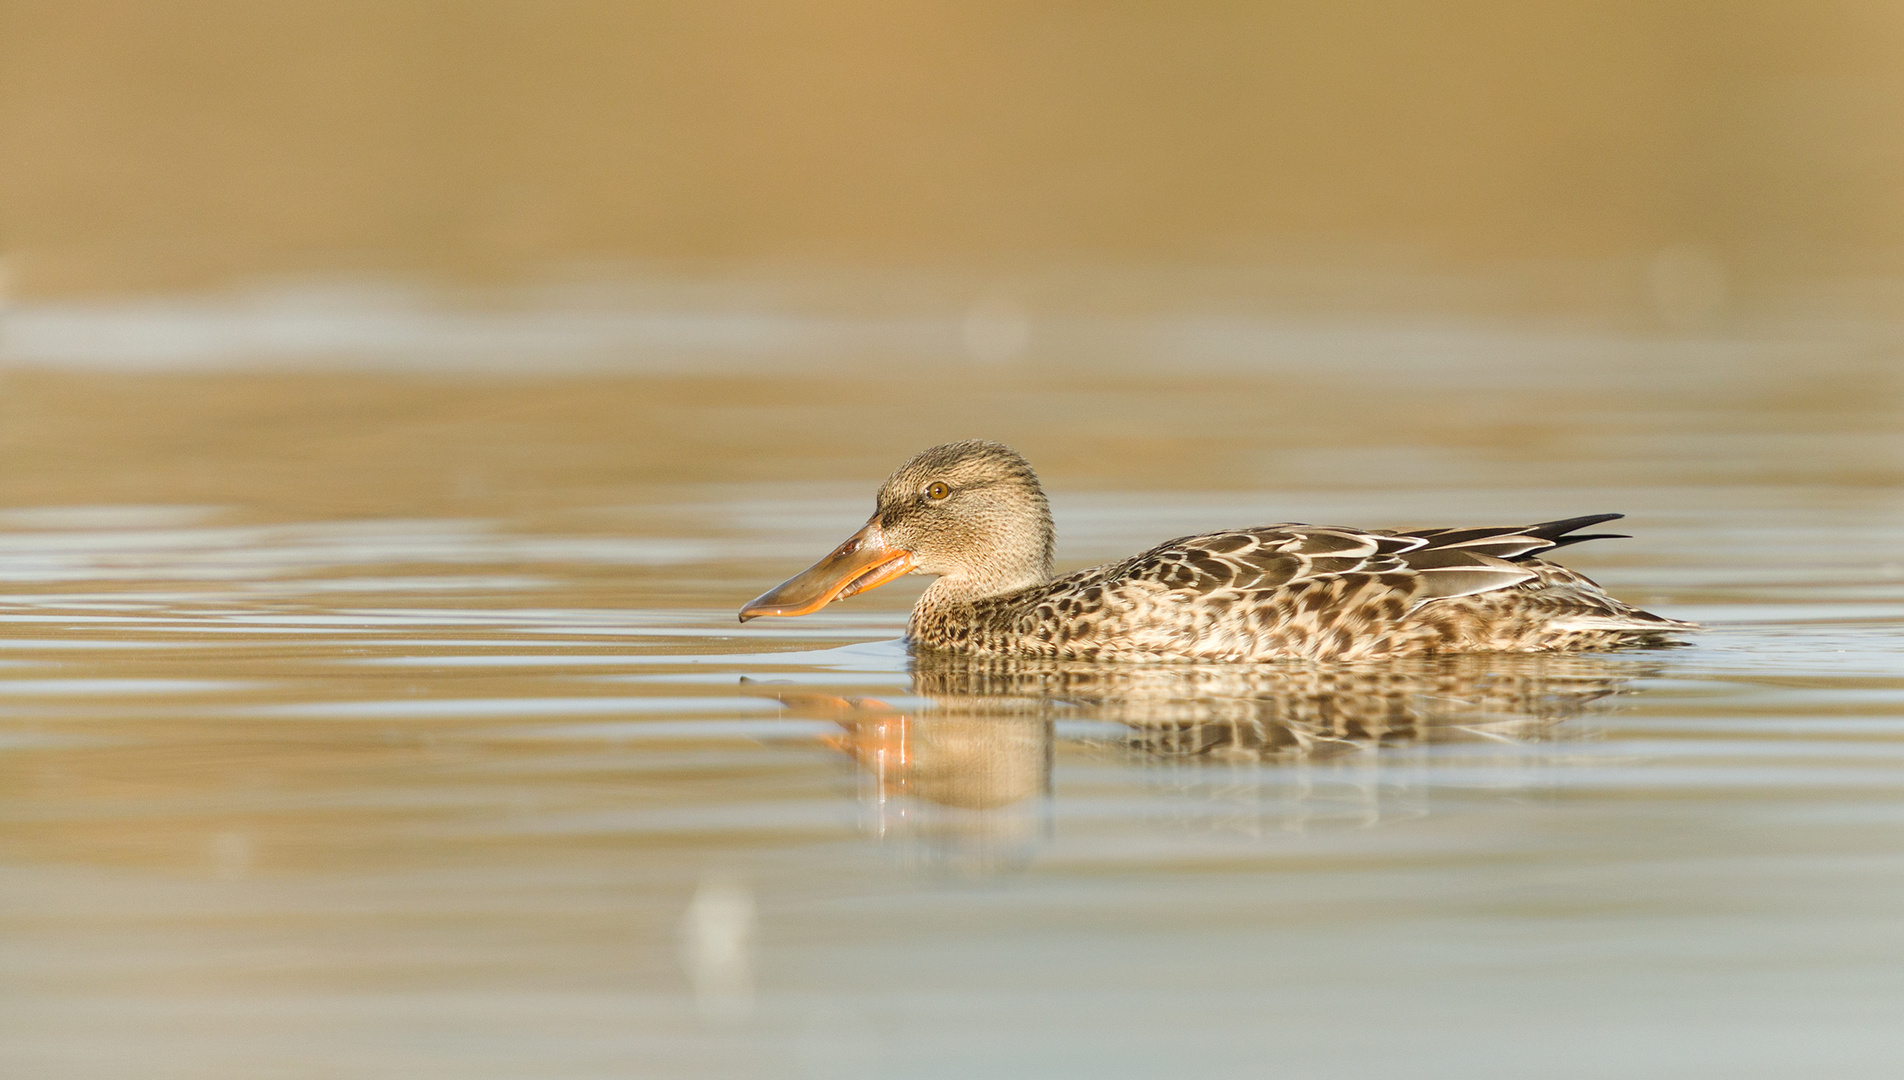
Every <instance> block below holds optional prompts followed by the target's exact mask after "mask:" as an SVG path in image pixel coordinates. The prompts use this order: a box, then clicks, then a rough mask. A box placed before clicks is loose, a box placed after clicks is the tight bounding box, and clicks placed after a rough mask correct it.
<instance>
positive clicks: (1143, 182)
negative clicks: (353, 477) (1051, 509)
mask: <svg viewBox="0 0 1904 1080" xmlns="http://www.w3.org/2000/svg"><path fill="white" fill-rule="evenodd" d="M1900 56H1904V9H1900V8H1899V7H1898V6H1897V5H1896V4H1891V3H1880V2H1872V0H1841V2H1816V3H1796V2H1792V0H1742V2H1738V3H1729V4H1709V3H1697V2H1690V0H1678V2H1645V3H1609V4H1595V5H1576V4H1563V3H1537V4H1525V3H1513V2H1505V0H1481V2H1468V3H1388V4H1342V3H1278V4H1259V3H1201V4H1194V5H1166V4H1118V5H1094V4H1075V3H1037V4H1023V3H964V4H953V3H944V2H938V3H934V2H917V0H914V2H884V3H867V2H835V3H827V4H812V5H793V4H774V3H681V2H663V3H611V2H599V0H570V2H563V3H523V2H516V3H502V2H493V0H488V2H484V0H471V2H461V3H443V2H431V0H401V2H362V0H344V2H332V3H325V4H310V5H289V4H273V3H257V2H251V3H245V2H224V3H219V2H204V0H181V2H175V3H166V4H154V3H139V2H125V0H121V2H112V0H77V2H75V0H60V2H51V0H9V2H8V3H7V4H5V5H4V6H0V161H4V168H0V251H4V252H5V255H6V259H7V268H8V274H9V278H10V281H11V292H12V295H13V296H14V297H15V298H16V299H21V300H34V299H53V298H72V297H84V296H103V295H113V294H128V293H142V292H154V291H160V292H170V291H197V290H204V289H208V288H217V287H221V286H224V285H228V284H230V283H233V282H248V281H256V280H268V279H273V278H280V277H287V276H288V277H297V276H300V275H313V274H316V275H343V276H351V275H362V274H381V275H388V276H394V277H398V278H403V279H419V280H425V281H430V282H437V283H448V284H471V283H476V284H489V283H498V282H500V283H520V282H524V281H534V280H539V279H541V278H543V277H546V276H547V275H550V274H555V275H557V276H560V275H561V274H564V273H568V274H574V273H584V274H586V275H588V276H594V277H601V276H604V275H605V276H609V277H617V276H637V277H639V276H644V275H657V274H658V275H660V276H663V277H666V276H669V275H678V274H683V273H686V274H693V275H702V276H713V277H717V278H718V277H721V276H723V275H729V274H737V273H749V274H752V273H759V272H761V268H762V267H768V268H770V270H771V273H773V274H775V275H778V276H786V277H795V278H797V277H799V276H800V275H801V274H803V273H809V272H813V273H838V272H843V271H864V270H868V269H872V270H884V269H903V270H917V269H919V268H929V269H935V270H946V269H951V270H956V271H957V272H958V273H962V274H977V275H980V276H984V275H1000V274H1004V275H1011V274H1025V273H1041V272H1053V268H1056V271H1055V272H1058V273H1059V275H1060V276H1063V273H1064V269H1065V268H1067V267H1078V266H1083V267H1113V268H1116V267H1129V266H1152V267H1210V266H1216V267H1259V266H1275V267H1289V266H1296V267H1307V268H1312V269H1318V270H1321V271H1326V273H1325V274H1323V277H1322V279H1321V280H1322V284H1320V285H1318V284H1316V283H1315V281H1309V282H1308V283H1307V284H1303V285H1300V286H1298V285H1290V284H1289V283H1288V282H1275V281H1272V282H1270V283H1268V284H1266V285H1260V286H1247V287H1242V288H1241V290H1240V291H1242V292H1243V293H1246V294H1250V295H1251V296H1252V297H1253V298H1255V299H1263V298H1264V295H1263V294H1271V295H1268V296H1267V298H1268V299H1269V300H1272V301H1273V300H1275V299H1277V297H1276V296H1275V295H1273V294H1276V293H1278V292H1279V291H1280V292H1282V293H1284V294H1287V295H1286V296H1284V297H1283V298H1284V299H1288V300H1290V301H1291V302H1301V301H1303V300H1304V299H1305V297H1307V298H1310V299H1323V300H1329V301H1331V302H1334V301H1336V300H1340V299H1341V298H1342V294H1346V295H1347V297H1348V299H1349V302H1351V303H1364V304H1366V303H1373V304H1375V305H1377V306H1380V305H1381V304H1384V303H1388V302H1389V301H1387V300H1384V299H1382V298H1381V297H1380V296H1376V295H1374V294H1372V293H1370V292H1369V289H1368V287H1367V286H1366V283H1365V282H1364V281H1363V279H1364V278H1367V279H1370V280H1373V278H1376V277H1381V276H1383V275H1402V276H1404V277H1422V278H1437V277H1444V278H1445V277H1447V276H1449V275H1468V276H1469V277H1470V278H1471V279H1473V280H1475V281H1479V282H1480V284H1479V285H1475V286H1473V287H1471V288H1469V289H1468V291H1466V292H1462V291H1460V290H1456V291H1455V292H1453V293H1449V294H1447V295H1446V296H1441V297H1440V298H1439V299H1437V300H1435V301H1434V303H1436V304H1438V305H1445V304H1449V303H1452V304H1456V305H1457V306H1458V305H1463V304H1474V303H1481V304H1486V305H1498V304H1502V303H1505V304H1506V305H1507V306H1509V307H1511V308H1532V309H1535V310H1556V309H1557V310H1580V311H1587V312H1592V313H1597V314H1606V315H1615V316H1619V315H1632V314H1634V313H1640V314H1647V313H1650V314H1653V315H1659V316H1663V317H1664V318H1665V319H1666V320H1667V321H1668V322H1669V323H1674V322H1679V321H1687V320H1691V321H1697V320H1699V319H1702V318H1705V317H1707V316H1712V315H1716V314H1721V313H1723V312H1724V311H1739V310H1750V309H1751V307H1752V305H1753V304H1754V303H1758V302H1772V301H1776V300H1781V299H1782V298H1783V299H1789V298H1791V297H1793V296H1806V295H1813V294H1816V293H1817V292H1819V288H1820V286H1821V285H1822V284H1826V283H1831V282H1843V281H1847V280H1863V281H1870V280H1874V279H1882V278H1884V277H1886V276H1889V275H1895V274H1899V273H1901V272H1904V139H1901V138H1900V135H1904V64H1900V63H1899V57H1900ZM578 268H580V269H578ZM1343 273H1346V274H1347V275H1348V277H1347V279H1346V280H1345V279H1344V278H1343V277H1342V276H1341V275H1342V274H1343ZM1330 275H1336V276H1330ZM1839 291H1840V292H1842V291H1844V290H1842V289H1840V290H1839ZM1877 295H1878V298H1879V300H1880V302H1882V300H1883V296H1884V295H1886V294H1885V293H1884V292H1883V290H1880V292H1879V293H1878V294H1877Z"/></svg>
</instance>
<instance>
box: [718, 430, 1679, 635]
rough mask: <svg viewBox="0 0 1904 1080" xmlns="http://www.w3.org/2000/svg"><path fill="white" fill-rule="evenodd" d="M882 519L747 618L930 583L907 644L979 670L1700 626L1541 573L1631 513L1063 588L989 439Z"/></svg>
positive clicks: (1043, 521) (1022, 466) (1340, 535)
mask: <svg viewBox="0 0 1904 1080" xmlns="http://www.w3.org/2000/svg"><path fill="white" fill-rule="evenodd" d="M874 506H875V508H874V511H873V515H872V517H870V518H869V519H867V522H866V524H865V526H864V527H862V528H861V529H860V530H859V531H858V532H856V533H854V534H853V535H852V536H850V537H848V538H847V539H846V541H845V542H844V543H842V544H840V546H839V547H837V548H834V549H833V551H832V552H831V553H829V554H828V555H827V556H826V557H825V558H822V559H821V560H820V561H819V562H817V563H814V564H813V565H812V566H811V567H808V568H807V569H806V570H804V571H801V572H800V573H798V574H796V575H794V576H793V577H791V578H789V579H787V580H786V581H784V582H782V583H781V584H779V585H777V586H775V587H774V588H772V589H769V590H768V591H767V592H765V593H762V594H761V595H760V596H758V597H755V598H754V599H753V600H751V601H749V602H748V603H747V604H746V605H745V606H744V607H742V608H741V609H740V621H741V622H743V623H745V622H748V621H749V620H752V619H755V618H759V617H762V616H781V617H788V616H799V615H806V614H809V613H811V612H815V611H818V610H820V609H821V608H823V607H825V606H826V605H828V604H831V603H834V602H836V601H839V600H844V599H846V598H848V597H851V596H856V595H858V594H860V593H863V592H868V591H870V590H872V589H876V588H878V587H880V586H881V585H885V584H887V583H888V582H891V581H895V580H897V579H899V578H900V577H903V576H905V575H908V574H923V575H926V576H929V577H932V578H934V579H935V580H934V581H933V582H932V583H931V584H930V585H929V586H927V588H926V589H925V591H924V593H922V594H921V595H920V597H919V599H918V601H917V603H916V604H915V605H914V607H913V609H912V614H911V617H910V618H909V619H908V621H907V625H906V638H907V641H908V644H909V645H910V647H911V648H912V649H913V650H914V651H915V652H923V653H950V654H959V655H965V656H971V657H978V658H1001V659H1003V658H1019V659H1028V658H1037V659H1057V660H1082V661H1118V662H1133V663H1172V662H1240V663H1256V662H1271V661H1284V660H1302V661H1362V660H1384V659H1389V658H1393V657H1404V656H1429V655H1436V654H1447V653H1485V652H1498V653H1534V652H1570V651H1578V650H1601V649H1612V648H1620V647H1625V646H1644V645H1664V644H1676V643H1679V641H1678V635H1681V634H1684V633H1687V632H1691V631H1696V630H1698V629H1700V627H1699V626H1698V625H1697V624H1694V623H1689V622H1682V621H1680V620H1677V619H1669V618H1666V617H1664V616H1661V615H1655V614H1653V613H1652V612H1648V611H1643V610H1641V609H1639V608H1637V607H1633V606H1631V605H1629V604H1626V603H1623V602H1621V601H1619V600H1616V599H1614V598H1613V597H1612V596H1610V595H1608V594H1607V592H1606V591H1605V590H1604V589H1602V588H1601V587H1600V586H1599V585H1598V584H1596V583H1595V582H1593V581H1592V580H1591V579H1589V578H1588V577H1586V576H1585V575H1584V574H1581V573H1579V572H1577V571H1574V570H1570V569H1568V568H1566V567H1564V566H1561V565H1559V564H1557V563H1553V562H1549V561H1547V559H1546V558H1545V556H1546V555H1547V554H1548V553H1550V552H1552V551H1553V550H1554V549H1556V548H1561V547H1565V546H1567V545H1569V544H1577V543H1581V542H1584V541H1588V540H1603V539H1624V538H1625V537H1623V536H1621V535H1619V534H1611V533H1586V532H1582V531H1581V530H1583V529H1589V528H1591V527H1593V526H1595V525H1599V524H1602V523H1604V522H1608V521H1613V520H1616V519H1618V518H1620V517H1621V516H1623V515H1620V514H1590V515H1586V516H1583V517H1572V518H1565V519H1561V520H1558V521H1545V522H1540V523H1537V524H1533V525H1524V526H1510V527H1498V526H1483V527H1478V528H1432V529H1406V530H1382V529H1373V530H1371V529H1357V528H1345V527H1340V526H1316V525H1305V524H1295V523H1285V524H1277V525H1256V526H1250V527H1247V528H1238V529H1228V530H1224V531H1222V532H1213V533H1204V534H1201V535H1195V536H1182V537H1178V538H1176V539H1174V540H1168V541H1165V542H1164V543H1162V544H1159V545H1157V546H1156V547H1153V548H1151V549H1150V550H1149V551H1146V552H1143V553H1142V554H1139V555H1135V556H1132V557H1130V558H1128V559H1124V560H1121V561H1118V562H1111V563H1105V564H1103V565H1101V566H1093V567H1090V568H1088V569H1085V570H1079V571H1076V572H1074V573H1069V574H1064V575H1062V576H1054V575H1053V573H1052V560H1053V555H1054V551H1055V543H1054V540H1055V533H1054V529H1053V525H1052V519H1051V508H1050V505H1049V503H1048V501H1047V500H1046V497H1045V493H1044V489H1043V487H1042V486H1041V485H1040V484H1039V482H1038V477H1037V474H1036V473H1035V472H1033V471H1032V467H1031V464H1030V463H1029V462H1027V461H1026V460H1025V458H1024V457H1023V456H1022V455H1020V454H1019V453H1018V452H1017V451H1015V450H1013V449H1011V448H1010V447H1008V446H1006V445H1004V444H1002V443H997V442H992V441H989V440H983V439H972V440H966V441H963V442H954V443H947V444H945V445H943V446H935V447H933V448H931V449H929V450H926V451H923V452H922V453H920V454H918V455H917V456H915V457H914V458H913V459H912V460H910V461H908V462H906V463H905V464H904V465H901V466H900V467H899V468H898V469H897V470H896V471H895V472H894V473H893V474H892V475H891V476H890V477H889V478H887V480H886V482H885V483H884V484H882V485H881V486H880V488H879V492H878V495H877V496H876V498H875V502H874Z"/></svg>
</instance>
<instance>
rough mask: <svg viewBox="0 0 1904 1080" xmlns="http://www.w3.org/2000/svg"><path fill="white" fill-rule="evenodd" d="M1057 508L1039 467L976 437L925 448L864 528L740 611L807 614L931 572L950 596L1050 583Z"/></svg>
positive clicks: (893, 479) (895, 478)
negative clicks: (1053, 520)
mask: <svg viewBox="0 0 1904 1080" xmlns="http://www.w3.org/2000/svg"><path fill="white" fill-rule="evenodd" d="M1051 549H1052V533H1051V508H1050V507H1049V506H1048V505H1047V504H1046V502H1045V493H1044V490H1043V489H1042V488H1040V487H1039V486H1038V477H1037V475H1036V474H1035V473H1033V472H1032V471H1031V465H1030V464H1029V463H1027V462H1026V461H1025V459H1024V458H1022V457H1020V456H1019V455H1018V453H1017V451H1015V450H1013V449H1012V448H1011V447H1008V446H1005V445H1003V444H1000V443H995V442H986V441H984V440H982V439H972V440H968V441H966V442H956V443H947V444H946V445H944V446H935V447H933V448H932V449H930V450H927V451H925V452H924V453H922V454H920V455H919V456H917V457H915V458H913V459H912V460H911V461H908V462H906V463H905V464H904V465H901V466H900V467H899V469H898V471H897V472H894V473H893V474H892V476H890V477H888V478H887V480H886V482H885V483H884V484H882V485H880V488H879V496H878V498H877V499H876V500H875V503H874V510H873V516H872V517H871V518H869V519H867V522H866V525H865V527H864V528H862V529H860V531H858V532H856V533H854V534H853V535H852V536H850V537H848V538H847V540H846V542H845V543H843V544H841V545H840V546H839V547H837V548H834V549H833V551H832V553H831V554H829V555H828V556H827V557H826V558H824V559H821V560H820V561H819V562H817V563H814V564H813V565H812V566H810V567H808V568H807V569H806V570H804V571H802V572H800V573H799V574H797V575H795V576H794V577H791V578H789V579H787V580H786V581H785V582H782V583H781V584H780V585H778V586H776V587H774V588H772V589H769V590H768V591H767V592H765V593H762V594H761V595H760V596H758V597H756V598H754V599H753V600H752V601H750V602H749V603H748V604H747V606H746V607H743V608H741V609H740V621H741V622H746V621H747V620H749V619H752V618H757V617H759V616H761V615H806V614H808V613H810V612H815V611H818V610H820V609H821V608H823V607H825V606H826V605H828V604H830V603H832V602H833V601H835V600H843V599H845V598H846V597H849V596H852V595H854V594H856V593H863V592H865V591H867V590H868V589H875V588H878V587H879V586H881V585H884V584H886V583H887V582H889V581H892V580H894V579H896V578H899V577H902V576H904V575H906V574H929V575H932V576H935V577H937V578H938V579H939V580H938V581H937V582H935V583H934V584H933V586H932V588H933V590H934V591H935V592H936V593H939V594H941V595H942V596H944V597H945V598H947V599H975V598H978V597H983V596H994V595H997V594H999V593H1005V592H1010V591H1012V590H1014V589H1022V588H1024V587H1026V586H1028V585H1035V584H1037V583H1038V582H1041V581H1044V580H1046V579H1047V578H1049V577H1050V576H1051Z"/></svg>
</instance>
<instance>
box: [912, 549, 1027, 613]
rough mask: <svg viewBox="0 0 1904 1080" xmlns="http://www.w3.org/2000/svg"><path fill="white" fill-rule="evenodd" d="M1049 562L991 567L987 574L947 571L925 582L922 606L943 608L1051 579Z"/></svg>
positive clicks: (921, 600)
mask: <svg viewBox="0 0 1904 1080" xmlns="http://www.w3.org/2000/svg"><path fill="white" fill-rule="evenodd" d="M1050 578H1051V569H1050V564H1048V563H1044V562H1043V561H1042V560H1040V562H1039V563H1038V564H1035V565H1034V564H1026V565H1023V566H1019V567H1014V568H1009V569H1008V568H1002V567H1001V568H993V569H992V572H991V573H987V574H983V575H980V574H947V575H945V576H944V577H941V578H939V579H937V580H936V581H934V582H933V583H932V584H931V585H928V586H926V591H925V594H924V595H922V596H921V597H920V598H919V603H920V605H921V606H922V607H931V608H945V607H950V606H953V605H956V604H970V603H975V602H977V601H979V600H984V599H986V598H987V597H992V596H1003V595H1005V594H1006V593H1013V592H1017V591H1018V590H1020V589H1028V588H1030V587H1031V586H1033V585H1040V584H1043V583H1044V582H1046V581H1048V580H1050Z"/></svg>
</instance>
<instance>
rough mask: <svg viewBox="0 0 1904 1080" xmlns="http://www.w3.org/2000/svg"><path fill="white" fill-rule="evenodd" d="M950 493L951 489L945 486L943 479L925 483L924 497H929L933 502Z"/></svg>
mask: <svg viewBox="0 0 1904 1080" xmlns="http://www.w3.org/2000/svg"><path fill="white" fill-rule="evenodd" d="M950 494H952V489H951V488H949V487H946V486H945V481H943V480H934V481H933V482H932V483H930V484H927V485H926V498H928V499H931V500H932V501H933V502H938V501H939V500H940V499H943V498H945V497H946V496H947V495H950Z"/></svg>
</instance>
